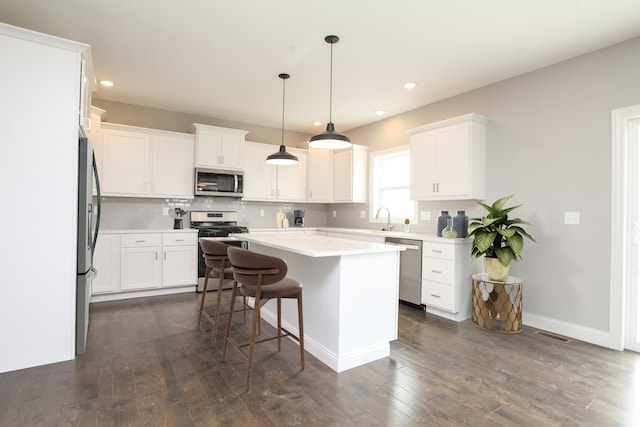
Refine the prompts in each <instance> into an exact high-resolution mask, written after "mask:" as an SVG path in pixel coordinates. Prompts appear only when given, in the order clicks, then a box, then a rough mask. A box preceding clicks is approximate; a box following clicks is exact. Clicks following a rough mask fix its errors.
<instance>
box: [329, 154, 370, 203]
mask: <svg viewBox="0 0 640 427" xmlns="http://www.w3.org/2000/svg"><path fill="white" fill-rule="evenodd" d="M367 154H368V148H367V147H365V146H362V145H352V146H351V148H349V149H346V150H343V151H336V152H335V153H334V155H333V201H334V202H336V203H340V202H345V203H365V202H366V201H367V161H368V158H367Z"/></svg>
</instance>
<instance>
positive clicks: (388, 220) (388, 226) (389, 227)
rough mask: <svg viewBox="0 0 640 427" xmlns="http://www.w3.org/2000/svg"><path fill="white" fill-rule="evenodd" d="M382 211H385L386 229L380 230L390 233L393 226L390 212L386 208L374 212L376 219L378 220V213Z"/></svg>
mask: <svg viewBox="0 0 640 427" xmlns="http://www.w3.org/2000/svg"><path fill="white" fill-rule="evenodd" d="M383 209H384V210H385V211H387V228H383V229H382V230H383V231H391V229H392V228H393V225H391V212H389V209H388V208H385V207H384V206H382V207H381V208H380V209H378V212H376V218H380V211H381V210H383Z"/></svg>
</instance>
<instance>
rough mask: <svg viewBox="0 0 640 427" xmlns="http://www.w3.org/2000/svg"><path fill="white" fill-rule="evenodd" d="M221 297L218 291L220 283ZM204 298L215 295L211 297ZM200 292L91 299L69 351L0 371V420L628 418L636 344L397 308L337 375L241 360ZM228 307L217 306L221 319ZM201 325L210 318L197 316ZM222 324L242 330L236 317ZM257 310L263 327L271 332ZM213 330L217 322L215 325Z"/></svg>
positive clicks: (292, 357)
mask: <svg viewBox="0 0 640 427" xmlns="http://www.w3.org/2000/svg"><path fill="white" fill-rule="evenodd" d="M224 298H225V300H224V301H223V305H224V306H226V305H227V303H228V293H225V295H224ZM212 300H213V299H212ZM198 308H199V295H195V294H182V295H173V296H166V297H154V298H142V299H138V300H124V301H115V302H108V303H100V304H93V305H92V306H91V323H90V330H89V348H88V351H87V353H85V354H84V355H82V356H79V357H78V358H77V359H76V360H75V361H71V362H63V363H57V364H53V365H48V366H43V367H37V368H32V369H25V370H22V371H16V372H8V373H5V374H1V375H0V425H2V426H3V427H4V426H47V427H48V426H52V425H57V426H82V427H85V426H94V425H95V426H146V425H149V426H151V425H153V426H178V425H179V426H207V427H208V426H248V425H251V426H279V425H318V426H320V425H322V426H390V425H393V426H421V425H429V426H451V425H467V426H487V425H491V426H539V425H580V426H598V427H599V426H633V425H636V424H634V423H636V422H637V416H638V412H637V409H636V407H637V401H638V398H640V395H638V391H637V390H638V384H639V383H640V369H638V366H640V355H638V354H637V353H633V352H617V351H612V350H608V349H604V348H600V347H597V346H593V345H590V344H586V343H583V342H579V341H575V340H571V341H570V342H568V343H564V342H560V341H558V340H554V339H551V338H548V337H544V336H542V335H538V334H536V333H535V332H536V331H535V330H533V329H531V328H527V327H524V329H523V332H522V333H521V334H516V335H505V334H497V333H491V332H487V331H484V330H482V329H479V328H477V327H475V326H473V325H472V324H471V322H470V321H466V322H460V323H456V322H451V321H448V320H445V319H441V318H438V317H436V316H432V315H428V314H425V313H424V312H420V311H418V310H414V309H411V308H407V307H404V306H401V307H400V318H399V339H398V340H397V341H395V342H393V343H392V345H391V356H390V357H389V358H385V359H382V360H378V361H375V362H372V363H369V364H367V365H365V366H361V367H358V368H354V369H351V370H348V371H346V372H342V373H340V374H337V373H336V372H333V371H332V370H331V369H329V368H327V367H326V366H325V365H323V364H322V363H320V362H319V361H318V360H317V359H315V358H314V357H313V356H311V355H309V354H307V355H306V360H305V370H304V371H300V361H299V353H298V347H297V345H296V344H295V343H294V342H293V341H291V340H288V339H286V340H284V342H283V346H282V351H280V352H278V351H277V346H276V343H275V341H272V342H268V343H265V344H262V345H259V346H258V347H257V349H256V355H255V364H254V373H253V380H252V385H251V389H250V390H249V392H246V391H245V387H244V381H245V375H246V361H245V359H244V358H243V357H241V356H240V355H239V354H238V352H237V351H236V350H235V349H233V348H230V349H229V354H228V357H227V360H226V361H225V362H222V361H221V359H222V345H223V342H222V341H223V340H222V339H221V338H220V337H219V339H218V343H217V345H216V346H215V347H212V346H211V344H210V326H208V325H207V323H205V328H204V330H202V331H199V332H198V331H196V330H195V327H196V321H197V316H196V315H195V314H196V313H197V310H198ZM225 323H226V318H223V321H222V325H221V326H222V327H221V329H224V324H225ZM207 328H208V329H207ZM232 331H233V333H234V334H235V336H238V337H240V338H243V337H244V338H246V337H248V325H246V324H242V322H241V317H240V316H237V317H236V318H235V319H234V322H233V326H232ZM273 332H274V331H273V328H271V327H270V326H269V325H268V324H266V323H264V322H263V335H265V336H266V335H268V334H270V333H273ZM221 333H222V332H221Z"/></svg>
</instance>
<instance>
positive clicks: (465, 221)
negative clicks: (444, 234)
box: [453, 211, 469, 237]
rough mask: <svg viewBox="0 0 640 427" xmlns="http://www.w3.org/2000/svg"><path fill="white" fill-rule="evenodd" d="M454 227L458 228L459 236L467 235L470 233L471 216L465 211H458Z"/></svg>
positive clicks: (454, 218) (454, 219)
mask: <svg viewBox="0 0 640 427" xmlns="http://www.w3.org/2000/svg"><path fill="white" fill-rule="evenodd" d="M453 229H454V230H456V233H457V234H458V237H467V236H468V235H469V217H468V216H467V215H466V214H465V213H464V211H458V213H457V215H456V216H455V217H453Z"/></svg>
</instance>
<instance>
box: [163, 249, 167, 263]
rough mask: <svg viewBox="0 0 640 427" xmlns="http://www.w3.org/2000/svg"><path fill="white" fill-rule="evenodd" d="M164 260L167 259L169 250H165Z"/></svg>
mask: <svg viewBox="0 0 640 427" xmlns="http://www.w3.org/2000/svg"><path fill="white" fill-rule="evenodd" d="M164 260H165V261H166V260H167V251H164Z"/></svg>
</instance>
